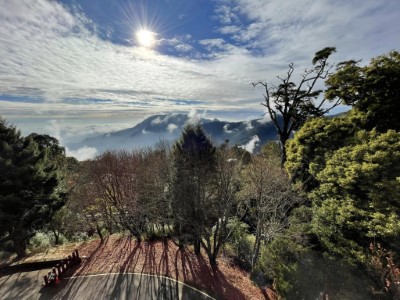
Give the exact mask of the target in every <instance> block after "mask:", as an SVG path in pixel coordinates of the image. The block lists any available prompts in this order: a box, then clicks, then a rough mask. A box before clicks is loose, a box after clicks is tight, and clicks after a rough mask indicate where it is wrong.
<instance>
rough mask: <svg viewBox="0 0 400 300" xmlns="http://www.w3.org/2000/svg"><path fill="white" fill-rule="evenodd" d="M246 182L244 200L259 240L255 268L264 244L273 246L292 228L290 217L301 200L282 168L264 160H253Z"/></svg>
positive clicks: (244, 176) (243, 188)
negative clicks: (273, 242)
mask: <svg viewBox="0 0 400 300" xmlns="http://www.w3.org/2000/svg"><path fill="white" fill-rule="evenodd" d="M242 178H243V179H242V180H243V187H242V190H241V192H240V198H241V199H243V200H244V201H245V202H246V205H247V206H248V210H249V211H250V215H251V218H252V219H253V222H252V223H253V224H254V228H253V229H254V231H255V237H256V239H255V242H254V245H253V253H252V260H251V265H252V267H254V266H255V264H256V262H257V260H258V258H259V254H260V247H261V244H262V242H265V243H268V242H271V241H272V240H273V239H274V238H276V237H277V236H279V235H280V234H281V233H282V232H283V231H284V230H285V229H286V228H287V227H288V225H289V223H288V221H289V213H290V211H291V210H292V209H293V208H294V207H295V205H297V204H298V203H300V200H301V199H300V197H299V196H298V195H297V194H296V192H295V190H294V189H293V187H292V185H291V182H290V180H289V178H288V177H287V175H286V173H285V171H284V170H283V169H282V168H280V166H279V164H277V163H276V161H274V160H269V159H266V158H265V157H263V156H255V157H253V159H252V162H251V163H250V164H249V165H248V166H246V168H245V169H244V170H243V176H242Z"/></svg>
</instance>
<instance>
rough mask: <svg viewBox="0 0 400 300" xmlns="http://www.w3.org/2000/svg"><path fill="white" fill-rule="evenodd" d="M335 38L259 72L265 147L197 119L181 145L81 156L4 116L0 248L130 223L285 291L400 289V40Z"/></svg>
mask: <svg viewBox="0 0 400 300" xmlns="http://www.w3.org/2000/svg"><path fill="white" fill-rule="evenodd" d="M334 51H336V49H335V48H325V49H323V50H321V51H319V52H317V53H316V54H315V57H314V59H313V61H312V67H311V68H310V69H308V70H306V71H305V72H304V73H302V74H301V75H300V76H299V77H295V75H294V74H295V71H296V70H295V68H294V65H293V64H290V65H289V69H288V73H287V74H286V75H285V76H284V77H279V80H280V84H279V85H272V84H269V83H267V82H256V83H254V84H253V85H254V86H256V87H261V88H265V94H264V102H263V105H264V106H265V107H266V109H267V114H268V116H269V117H270V118H271V121H272V122H274V125H275V126H276V128H277V133H278V138H277V141H273V142H270V143H267V144H266V145H264V146H263V148H262V150H261V151H260V153H257V154H250V153H248V152H246V151H245V150H244V149H242V148H240V147H238V146H237V145H230V144H229V141H226V142H225V143H224V144H222V145H218V146H216V145H214V144H213V142H212V139H211V138H210V137H208V136H207V135H206V134H205V133H204V131H203V129H202V128H201V126H200V125H199V124H196V123H189V124H187V125H186V127H185V128H184V130H183V132H182V135H181V137H180V139H179V140H177V141H176V142H175V143H174V144H173V145H168V144H166V143H163V142H160V143H159V144H158V145H157V146H156V147H154V148H145V149H132V150H131V151H127V150H125V151H122V150H121V151H109V152H105V153H103V154H100V155H98V156H97V157H94V158H93V159H91V160H87V161H81V162H78V161H77V160H76V159H74V158H72V157H67V156H66V154H65V149H64V148H63V147H62V146H61V145H60V144H59V141H58V140H57V139H56V138H54V137H51V136H48V135H41V134H35V133H32V134H30V135H28V136H22V134H21V133H20V132H19V131H18V129H17V128H15V126H13V125H10V124H9V123H8V122H7V121H6V120H5V119H0V250H1V253H2V255H3V254H4V253H6V252H13V253H16V254H17V255H18V257H24V256H26V255H28V254H29V253H33V252H35V251H43V250H44V249H46V248H48V247H51V246H56V245H60V244H64V243H68V242H70V241H83V240H87V239H92V238H98V239H99V243H103V242H104V240H105V238H106V237H107V236H109V235H112V234H117V233H119V234H129V235H130V236H132V238H134V239H136V240H137V241H138V242H141V241H144V240H173V241H174V242H175V243H176V244H177V245H179V247H182V248H183V247H190V248H191V249H193V251H194V253H195V254H200V253H204V254H205V255H206V257H207V258H208V261H209V264H210V265H211V266H216V265H217V264H218V258H219V257H220V256H221V255H224V256H227V257H230V258H231V259H232V260H233V261H234V262H235V264H237V265H239V266H241V267H242V268H243V269H245V270H247V271H248V272H250V274H251V278H252V280H253V281H254V282H255V283H257V284H259V285H265V284H270V285H271V286H272V287H273V288H274V289H275V290H276V291H277V292H278V294H279V295H280V296H281V297H282V298H287V299H311V298H310V297H311V295H314V294H315V293H316V292H318V291H320V290H318V289H320V288H321V286H323V288H324V289H325V290H327V291H329V296H330V299H356V298H357V297H353V298H352V297H351V293H358V297H361V296H362V297H363V298H364V299H370V298H373V299H375V298H376V299H400V258H399V256H398V253H399V249H400V238H399V237H400V218H399V217H400V118H399V115H400V53H399V52H397V51H392V52H390V53H387V54H383V55H381V56H378V57H375V58H373V59H372V60H371V61H370V62H369V63H368V64H366V65H361V63H360V62H359V61H356V60H351V61H346V62H341V63H339V64H336V65H330V64H329V63H328V59H329V56H330V55H331V54H332V53H333V52H334ZM296 78H299V79H298V82H297V83H296ZM320 82H322V83H324V90H322V89H321V90H318V89H317V87H318V86H320V85H319V83H320ZM321 99H322V102H321ZM339 104H346V105H348V106H350V107H351V109H350V110H349V111H347V112H345V113H342V114H340V115H336V116H327V113H328V112H329V111H330V109H332V108H333V107H335V106H337V105H339ZM278 115H281V116H282V118H277V116H278ZM310 278H313V280H309V279H310ZM349 295H350V296H349ZM360 295H361V296H360Z"/></svg>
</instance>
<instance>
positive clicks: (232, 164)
mask: <svg viewBox="0 0 400 300" xmlns="http://www.w3.org/2000/svg"><path fill="white" fill-rule="evenodd" d="M216 156H217V162H216V163H217V166H216V176H215V181H214V184H213V186H212V187H211V188H212V194H213V197H212V198H211V201H210V202H209V205H208V206H207V207H204V208H203V210H204V220H205V223H204V224H203V229H202V230H201V237H202V238H201V239H200V241H201V245H202V246H203V248H204V250H205V251H206V253H207V256H208V259H209V261H210V265H211V266H216V264H217V256H218V253H219V251H220V249H221V247H222V246H223V245H224V244H225V242H226V240H227V239H228V238H229V236H230V235H231V233H232V232H233V231H234V230H235V229H236V228H235V226H231V227H230V228H229V226H228V225H229V221H230V220H231V219H232V218H233V217H234V216H236V215H237V203H236V192H237V190H238V188H239V178H238V177H239V170H240V165H241V164H240V162H239V161H238V159H236V158H234V157H235V156H236V153H235V150H232V149H229V148H228V144H227V143H225V144H223V145H222V146H221V147H220V148H219V149H218V150H217V153H216ZM237 225H239V224H237Z"/></svg>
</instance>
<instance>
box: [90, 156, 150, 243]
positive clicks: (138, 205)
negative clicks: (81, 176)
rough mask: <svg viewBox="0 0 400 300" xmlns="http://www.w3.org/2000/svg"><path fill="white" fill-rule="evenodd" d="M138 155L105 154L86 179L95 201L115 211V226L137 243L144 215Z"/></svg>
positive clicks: (93, 164)
mask: <svg viewBox="0 0 400 300" xmlns="http://www.w3.org/2000/svg"><path fill="white" fill-rule="evenodd" d="M141 155H142V153H140V152H131V153H129V152H126V151H119V152H106V153H104V154H102V155H101V156H99V157H97V158H96V159H95V160H94V161H93V163H92V164H91V170H90V178H91V184H93V185H94V187H95V189H96V190H97V192H98V197H99V198H102V199H106V200H107V201H108V202H109V203H111V205H112V206H113V207H114V208H115V209H116V212H117V213H116V219H117V222H118V223H119V224H120V225H121V226H122V227H123V228H126V229H127V230H129V231H130V232H131V234H132V235H133V236H135V237H136V238H137V240H138V241H141V235H142V233H143V231H144V228H145V218H146V213H145V210H144V209H143V206H144V203H143V201H142V200H143V198H142V194H141V192H142V188H141V184H142V178H141V167H142V166H141V163H142V161H141Z"/></svg>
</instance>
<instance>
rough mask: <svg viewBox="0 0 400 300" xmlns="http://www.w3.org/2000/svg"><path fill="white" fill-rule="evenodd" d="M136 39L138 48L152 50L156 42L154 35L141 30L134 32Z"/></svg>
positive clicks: (148, 31)
mask: <svg viewBox="0 0 400 300" xmlns="http://www.w3.org/2000/svg"><path fill="white" fill-rule="evenodd" d="M136 39H137V41H138V42H139V44H140V46H143V47H146V48H152V47H153V46H154V44H155V42H156V33H155V32H152V31H150V30H146V29H141V30H139V31H138V32H136Z"/></svg>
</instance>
